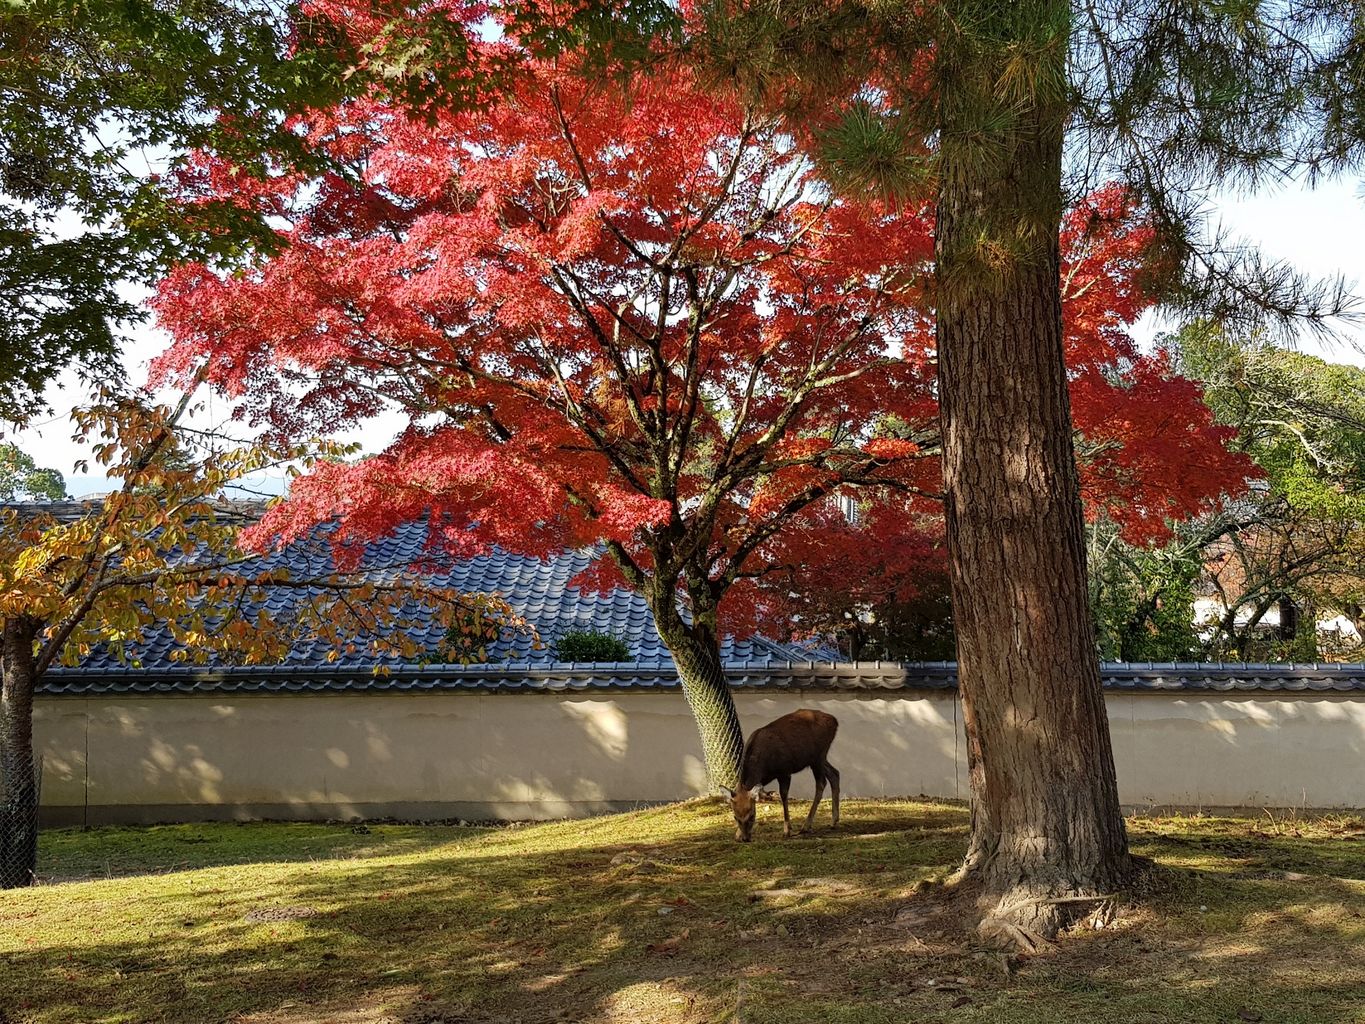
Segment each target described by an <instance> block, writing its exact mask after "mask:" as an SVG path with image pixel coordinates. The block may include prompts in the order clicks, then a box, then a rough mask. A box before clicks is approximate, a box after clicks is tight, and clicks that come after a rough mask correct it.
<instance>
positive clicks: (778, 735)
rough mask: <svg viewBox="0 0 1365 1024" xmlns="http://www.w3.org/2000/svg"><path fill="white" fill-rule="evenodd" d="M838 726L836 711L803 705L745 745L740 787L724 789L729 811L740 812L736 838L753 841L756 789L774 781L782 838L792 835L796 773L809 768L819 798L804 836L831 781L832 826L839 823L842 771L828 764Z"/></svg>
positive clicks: (803, 831) (816, 795) (804, 828)
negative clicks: (779, 803) (791, 806)
mask: <svg viewBox="0 0 1365 1024" xmlns="http://www.w3.org/2000/svg"><path fill="white" fill-rule="evenodd" d="M838 728H839V720H838V719H837V718H835V717H834V716H833V715H827V714H825V712H823V711H814V710H811V709H809V708H802V709H801V710H800V711H793V712H792V713H791V714H789V715H783V716H782V717H781V718H778V719H775V720H774V721H771V722H769V723H768V724H767V725H765V726H763V727H761V728H759V729H755V730H754V731H753V734H752V735H751V736H750V737H749V741H748V742H747V743H745V744H744V756H743V758H742V759H741V761H740V771H739V789H737V790H735V789H731V788H730V787H728V786H722V787H721V788H722V789H724V790H725V792H726V793H727V794H729V796H730V809H731V810H732V811H733V812H734V815H735V839H737V840H738V841H739V842H741V843H747V842H749V841H750V840H751V839H753V835H754V818H755V817H756V813H757V809H756V806H755V801H754V793H753V791H754V790H755V789H758V788H759V787H761V786H765V785H767V784H768V783H769V782H772V781H773V779H776V780H777V790H778V792H779V793H780V794H781V796H782V836H783V838H786V839H789V838H791V834H792V820H791V811H790V810H789V809H788V807H787V793H788V792H789V791H790V790H791V784H792V776H793V775H794V774H796V773H797V772H800V771H804V770H805V769H807V768H809V769H810V770H811V774H812V775H814V776H815V799H814V800H813V801H811V805H810V814H808V815H807V816H806V824H805V827H803V828H802V829H801V834H802V835H810V834H811V831H812V825H813V824H814V822H815V809H816V808H817V807H819V806H820V798H821V797H822V796H824V795H825V782H826V780H828V782H829V788H830V792H831V795H832V798H833V803H834V806H833V822H832V824H834V825H838V824H839V772H838V770H837V769H836V768H835V767H834V765H832V764H830V763H829V748H830V744H832V743H833V742H834V733H835V732H836V731H837V730H838Z"/></svg>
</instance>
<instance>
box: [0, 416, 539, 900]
mask: <svg viewBox="0 0 1365 1024" xmlns="http://www.w3.org/2000/svg"><path fill="white" fill-rule="evenodd" d="M188 407H189V398H188V396H186V398H185V399H183V400H182V401H181V402H180V403H179V404H178V406H176V407H174V408H171V407H166V406H150V405H148V404H147V403H145V402H142V401H140V400H136V399H129V398H126V397H119V396H116V395H113V394H103V395H100V396H98V398H97V400H96V402H95V403H94V404H92V405H91V406H90V407H89V408H86V409H82V410H78V411H77V412H76V413H75V414H74V415H73V421H74V422H75V424H76V428H77V430H76V432H77V437H78V438H79V439H83V440H84V441H85V442H86V443H88V444H90V446H91V453H92V455H93V457H94V458H95V459H96V460H97V461H98V462H100V463H102V464H103V465H104V466H105V467H106V469H105V471H106V473H107V474H108V475H109V477H110V478H111V479H114V480H117V481H119V484H120V485H119V487H118V488H117V490H115V491H113V492H112V493H110V494H109V495H107V496H106V497H104V498H103V499H101V500H98V501H90V502H85V503H81V504H74V503H73V504H67V505H61V506H41V505H40V506H31V507H28V508H10V509H8V510H6V511H4V512H3V513H0V684H2V685H0V888H13V887H16V886H22V885H27V884H29V883H30V882H31V881H32V880H33V876H34V875H33V873H34V867H35V864H36V853H37V836H38V828H37V802H38V772H37V770H36V766H35V763H34V757H33V699H34V694H35V692H36V690H37V687H38V684H39V682H40V681H41V679H42V677H43V674H44V673H45V672H46V671H47V670H48V669H49V668H50V667H52V666H53V665H55V664H58V663H62V664H76V663H78V662H79V661H80V659H81V658H82V656H84V655H86V654H88V653H90V652H91V651H92V650H93V649H94V648H95V647H97V646H99V645H103V646H104V647H106V648H107V649H109V650H112V651H113V652H114V653H116V654H118V655H119V656H123V655H124V654H125V652H126V651H128V650H130V649H132V648H135V647H136V643H137V641H138V640H139V639H140V638H142V637H143V636H145V635H146V634H147V633H148V632H149V631H154V630H162V631H165V632H167V633H169V634H170V636H171V637H172V638H173V639H174V640H175V641H176V644H177V648H176V655H175V656H177V657H181V658H185V659H187V660H195V661H206V660H208V659H210V658H214V657H218V658H223V659H228V660H231V661H233V662H236V663H239V664H263V663H270V662H276V661H280V660H282V659H283V658H284V657H285V656H287V655H288V653H289V651H290V649H291V647H292V646H293V644H295V643H296V642H299V641H301V640H305V639H307V640H312V641H314V642H322V643H324V644H330V645H332V647H333V651H334V652H335V653H334V657H335V654H338V653H342V652H346V653H352V654H354V653H356V652H358V651H359V649H360V647H361V646H362V645H365V646H367V647H368V649H369V652H370V653H371V654H372V655H374V658H375V663H376V665H379V666H381V667H380V668H377V669H376V671H383V669H382V665H383V664H384V661H385V659H386V657H387V658H390V659H392V658H399V659H412V658H415V657H418V656H419V655H420V654H421V653H422V652H421V651H419V650H417V649H416V645H415V644H414V643H413V641H412V639H411V636H410V633H411V632H412V630H413V627H415V626H416V625H417V624H418V623H419V622H420V624H421V625H422V626H423V627H424V628H427V629H429V628H430V624H431V622H432V620H433V619H434V620H435V623H436V625H437V626H438V628H440V629H442V630H445V631H448V632H450V633H451V634H452V635H455V634H460V635H462V636H463V637H464V638H467V639H468V640H469V641H470V642H469V643H467V644H460V645H456V647H455V648H454V649H458V650H477V649H478V648H479V647H480V646H481V641H482V642H486V641H489V640H492V639H494V638H496V637H497V636H498V634H499V633H500V632H501V631H502V630H503V629H505V628H509V627H511V626H512V625H514V622H513V619H512V617H511V614H510V612H509V610H508V608H507V606H506V605H505V604H504V603H502V602H501V601H498V600H496V599H493V598H489V597H486V596H482V595H466V594H461V593H458V592H455V591H452V590H449V589H446V588H441V587H437V586H432V585H428V583H426V582H424V580H423V579H422V577H421V575H420V574H418V573H416V572H414V571H405V570H411V569H412V568H413V567H411V566H399V567H390V568H394V569H397V570H398V571H396V572H387V573H385V574H383V579H382V581H379V580H376V579H375V578H373V577H374V574H373V573H372V572H371V573H367V572H362V571H361V569H360V568H359V567H355V568H341V569H338V568H336V567H335V562H334V561H333V560H332V559H331V558H327V559H325V560H324V564H326V565H327V566H328V570H327V571H326V572H323V573H319V574H317V575H311V576H309V577H307V578H300V577H298V576H296V575H292V574H291V573H289V571H288V570H287V569H286V568H284V567H282V566H280V565H277V564H274V563H272V562H270V561H268V560H263V559H262V558H261V557H260V555H259V554H258V553H255V552H252V551H250V550H245V549H243V548H242V547H240V546H239V544H238V536H239V531H240V530H241V529H242V528H243V527H244V526H246V525H249V524H250V523H251V522H253V521H254V519H255V516H254V515H252V512H251V506H249V505H245V504H244V503H242V502H235V501H232V500H231V499H230V498H229V497H228V496H227V495H228V494H229V492H230V491H231V490H232V489H233V488H234V486H240V485H241V483H242V481H243V480H244V478H247V477H249V476H250V475H251V474H253V473H258V472H259V471H261V470H263V469H266V468H269V467H291V466H294V465H296V464H299V463H303V464H305V465H307V464H309V463H312V462H316V461H317V460H319V459H324V458H343V457H345V456H346V455H348V454H350V452H349V450H348V449H347V448H345V447H344V446H340V445H337V444H334V443H330V442H316V443H307V444H291V445H288V446H281V445H276V444H272V443H269V442H259V443H254V444H247V445H242V446H236V447H232V448H230V449H229V450H218V448H217V447H216V445H210V444H205V443H203V442H202V440H201V441H199V442H196V441H195V439H194V435H193V433H192V432H189V431H186V430H185V429H184V428H183V427H182V424H181V421H182V419H183V417H184V415H185V413H186V411H187V409H188ZM343 561H344V560H343ZM282 588H289V589H293V590H295V591H297V593H298V595H299V599H298V600H296V601H293V602H288V603H287V604H288V608H289V610H288V611H287V612H285V613H274V614H272V613H271V612H270V611H269V610H268V609H267V606H266V600H267V598H268V597H269V596H271V595H272V594H274V593H278V591H279V590H280V589H282ZM444 657H449V655H444Z"/></svg>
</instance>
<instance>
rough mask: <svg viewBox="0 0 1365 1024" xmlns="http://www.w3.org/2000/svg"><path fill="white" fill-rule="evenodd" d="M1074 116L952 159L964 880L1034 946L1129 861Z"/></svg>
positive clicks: (1040, 116) (947, 341)
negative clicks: (1077, 423) (1089, 399)
mask: <svg viewBox="0 0 1365 1024" xmlns="http://www.w3.org/2000/svg"><path fill="white" fill-rule="evenodd" d="M1040 6H1041V5H1040ZM1054 14H1055V12H1054ZM1061 106H1062V105H1061V103H1060V102H1056V103H1054V104H1053V105H1052V107H1047V106H1045V105H1043V104H1041V103H1035V104H1034V106H1033V108H1032V110H1028V111H1024V112H1022V113H1020V115H1019V117H1020V126H1019V127H1018V128H1017V129H1016V130H1017V132H1018V136H1017V138H1016V139H1015V140H1014V144H1013V145H1012V146H1010V147H1009V149H1008V152H1006V153H1005V154H1003V155H1002V158H1001V159H1000V160H998V161H988V160H984V159H980V158H979V157H978V158H977V159H970V158H965V157H964V158H963V159H960V160H954V159H952V158H951V155H950V154H947V153H946V152H945V159H944V163H943V169H942V174H941V177H940V180H939V196H938V214H937V216H938V225H937V235H936V241H935V244H936V249H937V253H936V255H937V258H938V265H939V273H940V292H939V300H938V305H939V308H938V357H939V389H940V402H941V412H940V417H941V427H942V432H943V434H942V436H943V477H944V490H945V507H946V517H947V533H948V550H949V557H950V563H951V573H952V598H953V621H954V625H955V627H956V633H957V648H958V679H959V685H960V688H961V699H962V708H963V716H964V722H965V726H966V731H967V739H968V763H969V778H970V784H971V797H972V812H971V816H972V822H971V824H972V833H971V842H970V847H969V850H968V853H967V857H966V860H965V862H964V864H963V868H962V871H961V873H960V878H961V879H962V880H963V881H964V882H971V883H974V884H976V885H979V886H980V887H981V891H982V894H983V905H984V906H985V907H987V908H988V911H987V914H986V917H985V919H984V920H983V922H982V932H983V933H984V934H988V935H994V936H999V937H1005V938H1009V939H1011V940H1013V941H1015V942H1018V943H1020V944H1024V945H1030V944H1032V943H1033V941H1034V940H1036V939H1037V938H1038V937H1050V936H1051V935H1054V934H1055V933H1056V931H1057V930H1058V929H1059V928H1060V927H1062V926H1064V925H1066V924H1067V923H1069V921H1070V920H1074V919H1075V918H1076V917H1078V916H1079V915H1081V914H1082V913H1086V912H1089V911H1091V910H1093V909H1095V906H1096V903H1095V902H1094V901H1091V902H1089V903H1087V902H1086V900H1085V897H1090V896H1097V895H1101V894H1106V893H1112V892H1113V891H1114V889H1115V888H1116V887H1117V886H1118V885H1120V884H1121V882H1122V881H1123V879H1124V878H1125V876H1126V875H1127V873H1128V871H1129V868H1130V862H1129V857H1128V852H1127V837H1126V834H1125V829H1124V822H1123V815H1122V813H1121V811H1120V807H1119V800H1118V787H1117V784H1116V780H1115V773H1114V758H1113V752H1112V749H1111V747H1110V738H1109V723H1108V719H1107V717H1106V714H1105V706H1104V694H1103V692H1102V689H1101V685H1100V676H1099V665H1098V657H1097V654H1096V648H1095V630H1094V622H1093V620H1092V617H1091V611H1090V604H1089V597H1088V587H1087V580H1086V571H1085V541H1084V530H1083V524H1082V514H1081V502H1080V493H1079V487H1078V484H1077V477H1076V465H1075V453H1074V451H1073V447H1072V435H1071V429H1072V428H1071V415H1070V404H1069V399H1068V394H1067V377H1066V370H1065V366H1064V364H1063V339H1062V315H1061V293H1060V284H1059V278H1058V269H1059V245H1058V232H1059V227H1060V220H1061V214H1062V200H1061V196H1062V189H1061V170H1062V130H1063V122H1064V117H1065V113H1064V110H1063V109H1061ZM996 232H998V233H999V235H998V237H1000V238H1002V239H1004V240H1005V245H1004V246H1002V251H1004V252H1006V253H1008V254H1009V255H1007V256H1006V258H1005V261H1004V263H1003V266H1002V267H1001V268H1000V269H998V270H997V269H996V268H995V267H993V266H992V265H991V260H990V256H989V255H988V254H986V253H984V251H983V250H984V249H985V247H986V246H987V245H988V244H989V240H990V236H991V234H992V233H996ZM983 239H984V241H983ZM1059 900H1060V901H1065V902H1057V901H1059ZM1049 901H1052V902H1049Z"/></svg>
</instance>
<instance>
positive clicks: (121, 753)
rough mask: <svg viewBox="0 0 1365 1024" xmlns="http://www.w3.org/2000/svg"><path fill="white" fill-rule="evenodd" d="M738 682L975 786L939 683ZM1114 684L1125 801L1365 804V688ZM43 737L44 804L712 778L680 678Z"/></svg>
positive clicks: (219, 703)
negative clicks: (854, 687) (644, 687)
mask: <svg viewBox="0 0 1365 1024" xmlns="http://www.w3.org/2000/svg"><path fill="white" fill-rule="evenodd" d="M735 698H736V705H737V707H738V709H739V713H740V719H741V722H742V724H743V728H744V731H745V734H746V735H747V734H749V733H751V732H752V731H753V730H754V729H755V728H757V727H758V726H760V725H763V724H765V723H766V722H768V721H771V720H772V719H773V718H776V717H778V716H779V715H782V714H785V713H787V712H789V711H792V710H795V709H796V708H799V707H817V708H821V709H823V710H826V711H828V712H829V713H831V714H833V715H834V716H835V717H837V718H838V719H839V722H840V726H839V732H838V735H837V737H836V739H835V742H834V746H833V747H832V749H831V751H830V760H831V762H832V763H833V764H834V765H835V767H837V768H838V769H839V770H840V772H841V774H842V777H843V791H844V794H845V795H846V796H849V797H856V796H863V797H884V796H918V795H925V796H931V797H948V798H958V799H965V798H966V796H967V790H966V780H967V771H966V757H965V744H964V741H963V737H962V727H961V715H960V713H959V708H958V705H957V702H956V700H955V698H954V696H953V694H952V693H951V692H947V691H922V692H915V691H899V692H893V693H886V694H882V695H874V694H870V693H866V692H863V693H853V692H849V693H843V692H835V693H831V692H808V693H800V692H782V693H768V694H762V693H758V692H755V691H752V690H744V689H739V690H737V691H736V694H735ZM1107 704H1108V708H1109V715H1110V721H1111V725H1112V729H1113V736H1114V750H1115V761H1116V765H1117V769H1118V776H1119V790H1120V795H1121V798H1122V799H1123V801H1124V802H1125V803H1126V804H1128V805H1130V806H1136V807H1139V808H1141V807H1145V806H1168V805H1171V806H1183V807H1224V806H1259V805H1268V806H1276V807H1289V806H1304V807H1321V808H1330V807H1362V806H1365V783H1362V782H1361V779H1362V773H1361V772H1360V765H1361V764H1362V763H1365V700H1360V699H1354V698H1353V697H1352V696H1350V695H1344V694H1341V695H1320V694H1260V695H1245V694H1229V695H1221V694H1204V695H1201V694H1188V693H1169V694H1110V695H1109V696H1108V699H1107ZM37 739H38V743H39V749H40V751H41V754H42V757H43V764H44V785H43V802H44V807H45V808H46V812H45V813H48V814H49V817H50V819H51V820H54V821H55V820H61V821H67V822H81V821H91V822H98V821H105V820H138V821H156V820H172V819H176V818H181V819H196V818H251V817H283V818H343V819H344V818H350V817H383V816H393V817H398V818H409V819H411V818H420V819H434V818H455V817H459V818H466V819H484V818H545V817H560V816H572V815H583V814H592V813H597V812H601V811H607V810H613V809H624V808H629V807H634V806H638V805H641V804H648V803H661V802H666V801H671V800H677V799H681V798H684V797H689V796H694V795H697V794H700V793H705V792H707V791H708V783H707V779H706V773H705V770H704V767H703V763H702V760H701V758H700V751H699V749H698V746H699V744H698V739H697V731H696V726H695V723H694V722H693V719H692V716H691V714H690V713H689V711H688V708H687V705H686V702H685V701H684V700H683V698H682V696H681V694H678V693H656V692H621V693H618V694H611V695H607V694H601V695H589V694H582V693H577V694H516V695H511V694H504V695H489V694H484V695H471V694H464V693H425V694H413V693H360V694H345V695H338V694H329V695H293V694H289V695H286V694H265V695H243V696H241V697H240V698H238V699H235V700H231V701H225V700H224V699H223V697H222V695H221V694H219V695H215V696H214V697H213V698H212V700H210V699H209V698H207V697H204V698H198V697H166V698H140V699H127V698H123V699H120V698H118V697H82V698H79V699H61V698H42V699H40V700H39V702H38V709H37ZM87 751H88V755H87ZM812 790H813V782H812V780H811V777H810V775H809V773H803V774H802V775H801V776H799V777H797V778H794V779H793V793H794V795H795V796H796V797H797V798H798V799H808V798H809V796H810V794H811V792H812ZM87 801H88V811H87V809H86V807H87Z"/></svg>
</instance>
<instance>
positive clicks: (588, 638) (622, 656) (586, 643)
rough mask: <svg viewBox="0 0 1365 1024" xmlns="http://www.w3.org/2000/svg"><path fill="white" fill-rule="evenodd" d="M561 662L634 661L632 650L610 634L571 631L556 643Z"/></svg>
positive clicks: (581, 630)
mask: <svg viewBox="0 0 1365 1024" xmlns="http://www.w3.org/2000/svg"><path fill="white" fill-rule="evenodd" d="M555 656H556V657H557V658H558V659H559V660H560V661H633V660H634V659H632V658H631V656H630V648H629V647H627V646H626V645H625V643H624V642H622V641H621V640H619V639H617V638H616V637H614V636H612V635H611V634H609V633H599V632H597V631H596V630H591V629H571V630H569V631H568V632H567V633H565V634H564V635H563V636H561V637H560V638H559V639H558V640H557V641H555Z"/></svg>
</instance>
